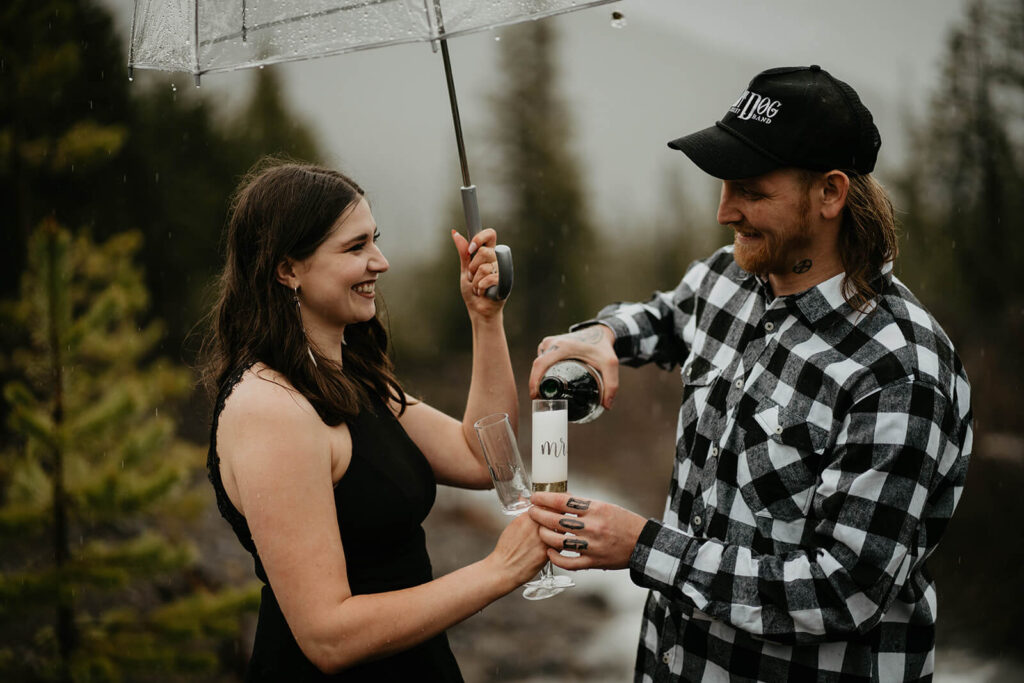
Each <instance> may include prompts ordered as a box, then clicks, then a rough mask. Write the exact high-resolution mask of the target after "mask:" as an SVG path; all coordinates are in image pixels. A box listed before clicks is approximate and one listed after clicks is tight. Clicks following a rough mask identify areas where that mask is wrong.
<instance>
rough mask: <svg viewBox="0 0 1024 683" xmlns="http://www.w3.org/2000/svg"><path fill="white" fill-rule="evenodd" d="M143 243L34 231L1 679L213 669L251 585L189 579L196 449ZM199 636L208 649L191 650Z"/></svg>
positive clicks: (54, 228) (15, 425) (2, 613)
mask: <svg viewBox="0 0 1024 683" xmlns="http://www.w3.org/2000/svg"><path fill="white" fill-rule="evenodd" d="M139 246H140V235H139V234H138V233H123V234H120V235H117V236H115V237H113V238H111V239H110V240H108V241H107V242H106V243H104V244H103V245H101V246H97V245H95V244H93V243H92V242H91V241H90V239H89V238H87V237H86V236H84V235H79V236H77V237H74V238H72V236H71V235H70V233H69V232H68V231H67V230H64V229H62V228H61V227H60V226H58V224H57V223H56V222H55V221H54V220H52V219H51V220H47V221H44V223H43V224H42V225H41V226H40V227H39V228H38V229H37V230H36V231H34V234H33V237H32V239H31V240H30V244H29V247H30V248H29V268H28V270H27V271H26V272H25V274H24V277H23V281H22V288H21V297H20V299H18V300H17V301H15V302H12V303H9V304H8V305H6V306H5V308H4V313H5V317H6V321H5V322H6V324H8V325H12V324H13V325H18V326H20V327H21V328H22V329H25V330H27V332H28V337H29V343H28V344H26V345H25V346H24V347H22V348H18V349H16V350H15V351H14V352H12V353H11V354H10V355H9V356H8V357H7V358H5V362H6V363H7V364H9V365H10V366H12V367H13V368H14V369H15V370H17V371H18V373H19V374H20V375H21V376H22V377H24V380H19V381H11V382H9V383H8V384H7V385H6V386H5V387H4V400H5V402H6V403H7V404H8V408H9V410H10V420H9V422H10V427H11V429H12V431H13V432H14V434H15V435H16V437H17V439H16V440H15V441H14V443H15V444H16V445H15V446H14V447H11V448H9V449H8V451H7V452H5V453H4V454H3V459H2V462H3V470H2V475H0V538H2V542H3V545H4V548H5V552H4V559H3V564H2V565H0V633H2V634H3V637H2V638H0V643H2V645H0V679H2V680H56V681H72V680H75V681H78V680H83V681H84V680H110V681H116V680H123V679H124V678H128V679H135V678H137V677H138V676H139V675H144V676H145V677H146V678H147V679H153V678H156V676H155V675H154V672H158V673H160V674H165V675H167V676H168V677H169V676H170V675H171V674H172V673H174V672H181V671H189V672H193V673H195V672H199V671H209V670H216V669H217V668H218V667H219V662H218V660H217V653H216V647H215V646H216V644H217V641H218V640H222V639H225V638H232V637H234V636H235V635H236V632H237V629H238V618H237V614H238V612H239V611H240V610H241V609H246V608H248V609H252V608H254V607H255V605H256V604H258V594H257V592H256V590H255V588H243V589H237V590H227V591H222V592H219V593H218V592H213V591H210V590H207V589H205V588H204V587H203V586H202V585H196V584H197V583H199V584H201V580H200V577H198V576H196V575H195V574H194V573H193V574H191V575H189V574H188V573H187V570H188V569H189V568H190V566H192V564H193V562H194V560H195V550H194V549H193V548H192V547H191V546H190V544H189V543H188V541H187V539H186V538H185V536H184V533H183V531H184V530H183V527H182V521H183V520H184V519H186V516H187V514H188V513H189V512H190V511H191V512H195V511H197V510H198V509H199V508H200V506H201V504H202V501H201V499H199V498H197V496H196V493H195V483H196V479H197V478H198V477H197V472H199V471H201V468H202V464H203V454H202V449H200V448H199V447H197V446H195V445H192V444H190V443H187V442H185V441H184V440H182V439H180V438H178V437H177V436H176V433H175V432H176V423H175V420H174V418H173V417H172V414H171V413H173V410H172V409H171V406H173V404H174V401H175V400H176V399H177V398H179V397H181V396H183V395H185V394H186V393H187V392H188V391H189V389H190V385H191V380H190V375H189V373H188V372H187V371H185V370H183V369H181V368H178V367H175V366H174V365H172V364H171V363H169V362H168V361H166V360H164V359H159V358H153V357H152V351H153V349H154V347H155V346H156V344H157V343H158V341H159V339H160V337H161V335H162V334H163V328H162V325H161V324H160V323H159V322H143V321H144V320H145V319H146V311H147V307H148V297H147V293H146V289H145V287H144V285H143V275H142V272H141V271H140V269H139V268H138V267H137V266H136V265H135V264H134V258H135V256H136V253H137V251H138V249H139ZM197 641H198V642H197Z"/></svg>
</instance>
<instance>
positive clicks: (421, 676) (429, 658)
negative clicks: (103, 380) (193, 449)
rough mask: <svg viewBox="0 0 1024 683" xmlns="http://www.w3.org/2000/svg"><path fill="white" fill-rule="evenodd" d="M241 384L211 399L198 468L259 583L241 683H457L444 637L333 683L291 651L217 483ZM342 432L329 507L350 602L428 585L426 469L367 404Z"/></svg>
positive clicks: (239, 520)
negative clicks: (232, 398)
mask: <svg viewBox="0 0 1024 683" xmlns="http://www.w3.org/2000/svg"><path fill="white" fill-rule="evenodd" d="M241 376H242V372H238V373H236V374H235V375H234V376H233V377H232V378H231V379H230V380H229V381H228V382H227V383H226V384H225V386H223V387H222V388H221V390H220V395H219V396H218V397H217V403H216V406H215V408H214V413H213V423H212V427H211V432H210V451H209V455H208V458H207V467H208V469H209V476H210V482H211V483H212V484H213V489H214V491H215V493H216V496H217V507H218V508H219V509H220V513H221V515H222V516H223V517H224V518H225V519H226V520H227V521H228V522H229V523H230V524H231V528H232V529H233V530H234V532H235V535H236V536H237V537H238V540H239V541H240V542H241V543H242V546H244V547H245V549H246V550H248V551H249V552H250V553H251V554H252V556H253V559H254V560H255V568H256V576H257V577H258V578H259V579H260V580H261V581H262V582H263V583H264V586H263V591H262V600H261V603H260V611H259V622H258V624H257V626H256V638H255V642H254V643H253V652H252V658H251V659H250V661H249V668H248V671H247V672H246V677H245V680H246V681H275V682H277V681H345V682H346V683H351V682H360V683H362V682H366V683H371V682H372V683H389V682H391V681H395V682H399V681H401V682H403V683H404V682H406V681H444V682H448V681H456V682H461V681H462V680H463V679H462V675H461V673H460V672H459V666H458V664H457V663H456V661H455V657H454V656H453V655H452V651H451V648H450V647H449V645H448V638H447V637H446V636H445V634H444V633H440V634H438V635H437V636H434V637H433V638H431V639H429V640H427V641H425V642H423V643H421V644H419V645H417V646H415V647H413V648H410V649H408V650H405V651H403V652H399V653H397V654H395V655H392V656H390V657H386V658H384V659H378V660H374V661H370V662H365V663H362V664H357V665H356V666H354V667H352V668H350V669H346V670H345V671H341V672H338V673H336V674H333V675H328V674H324V673H321V672H320V671H319V670H318V669H317V668H316V667H315V666H314V665H313V664H312V663H311V662H310V661H309V660H308V659H307V658H306V656H305V655H304V654H303V653H302V650H300V649H299V646H298V644H297V643H296V642H295V638H294V637H293V636H292V632H291V629H290V628H289V627H288V624H287V622H286V621H285V618H284V615H283V614H282V613H281V608H280V607H279V606H278V604H277V599H276V598H275V597H274V591H273V587H272V586H270V585H269V582H268V581H267V575H266V572H264V570H263V564H262V563H261V562H260V558H259V555H258V554H257V552H256V546H255V545H254V544H253V541H252V536H251V534H250V532H249V526H248V524H247V523H246V520H245V517H243V516H242V514H241V513H239V512H238V510H237V509H236V508H235V506H234V505H232V503H231V501H230V500H229V499H228V496H227V493H226V492H225V490H224V484H223V482H222V481H221V477H220V458H219V457H218V456H217V424H218V422H219V419H220V413H221V411H222V410H223V409H224V403H225V401H227V398H228V396H229V395H230V394H231V391H232V389H234V387H235V385H236V384H237V383H238V382H239V380H240V379H241ZM348 426H349V432H350V433H351V435H352V462H351V464H350V465H349V467H348V470H347V471H346V472H345V475H344V476H343V477H342V478H341V481H339V482H338V484H337V485H336V486H335V488H334V503H335V507H336V508H337V512H338V525H339V527H340V529H341V538H342V540H343V542H344V545H345V562H346V565H347V568H348V582H349V587H350V588H351V590H352V594H353V595H362V594H366V593H380V592H384V591H392V590H399V589H402V588H409V587H412V586H418V585H420V584H422V583H426V582H427V581H430V580H431V579H432V578H433V576H432V573H431V567H430V558H429V556H428V555H427V548H426V542H425V537H424V533H423V527H422V526H421V524H422V522H423V520H424V519H425V518H426V516H427V513H428V512H430V508H431V507H432V506H433V504H434V498H435V495H436V493H437V486H436V483H435V481H434V475H433V472H432V471H431V469H430V465H429V463H428V462H427V460H426V458H425V457H424V456H423V453H422V452H420V450H419V448H418V447H417V446H416V445H415V444H414V443H413V442H412V440H411V439H410V438H409V436H408V435H407V434H406V433H405V430H404V429H402V426H401V425H400V424H399V422H398V420H397V419H395V417H394V415H392V413H391V411H390V410H388V408H387V406H386V405H385V404H384V403H383V402H382V401H376V403H375V406H374V412H366V411H364V412H363V413H361V414H360V415H359V416H358V417H357V418H356V419H355V420H353V421H352V422H350V423H349V425H348Z"/></svg>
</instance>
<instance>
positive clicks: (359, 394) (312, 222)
mask: <svg viewBox="0 0 1024 683" xmlns="http://www.w3.org/2000/svg"><path fill="white" fill-rule="evenodd" d="M362 196H363V190H362V188H360V187H359V185H357V184H356V183H355V181H353V180H352V179H351V178H348V177H347V176H345V175H343V174H341V173H339V172H337V171H334V170H331V169H327V168H321V167H318V166H312V165H306V164H296V163H282V162H280V161H279V160H275V159H266V160H263V161H261V162H260V163H258V164H257V165H256V167H254V168H253V169H252V170H251V171H250V172H249V174H248V175H247V176H246V178H245V179H243V181H242V183H241V184H240V185H239V188H238V190H237V191H236V193H235V195H234V197H233V200H232V203H231V211H230V219H229V221H228V226H227V233H226V237H225V241H226V258H225V263H224V269H223V270H222V271H221V275H220V279H219V282H218V288H217V301H216V303H215V304H214V307H213V310H212V311H211V312H210V315H209V318H210V330H209V333H208V335H207V339H206V343H205V344H204V349H203V350H204V354H203V355H204V372H203V375H204V380H205V381H206V384H207V386H208V387H209V388H210V389H211V390H213V391H217V390H219V389H220V388H221V387H223V386H224V383H225V382H226V381H227V380H228V378H229V377H231V376H232V374H233V373H235V372H238V371H240V370H241V369H243V368H246V367H248V366H250V365H252V364H253V363H256V362H262V363H263V364H265V365H266V366H267V367H269V368H271V369H273V370H276V371H277V372H279V373H280V374H281V375H283V376H284V377H285V378H286V379H287V380H288V381H289V382H290V383H291V385H292V386H293V387H295V389H296V390H298V391H299V392H300V393H301V394H302V395H303V396H304V397H305V398H306V399H307V400H309V402H310V403H311V404H312V406H313V408H315V409H316V411H317V413H318V414H319V415H320V417H321V419H323V421H324V422H325V423H327V424H329V425H335V424H339V423H340V422H342V421H343V420H347V419H351V418H353V417H355V415H356V414H358V413H359V412H360V411H361V410H364V409H372V405H373V402H372V401H371V397H378V398H380V399H382V400H387V399H388V398H391V399H393V400H395V401H397V402H398V403H399V405H400V406H401V409H402V410H404V409H405V405H406V397H405V393H404V392H403V391H402V388H401V386H400V385H399V383H398V380H397V379H396V378H395V375H394V370H393V366H392V363H391V360H390V358H388V356H387V352H386V351H387V333H386V331H385V329H384V326H383V325H382V324H381V322H380V321H379V320H378V319H377V318H376V317H374V318H373V319H371V320H369V321H367V322H363V323H357V324H350V325H346V326H345V345H344V346H342V349H341V351H342V362H341V364H338V363H335V362H333V361H331V360H330V359H329V358H326V357H325V356H323V355H322V354H320V353H319V352H317V350H316V349H315V348H311V345H310V344H309V343H308V341H307V339H306V334H305V331H304V330H303V327H302V320H301V318H300V316H299V311H298V308H297V307H296V304H295V300H294V297H295V294H294V293H293V292H292V290H291V289H289V288H288V287H287V286H285V285H284V284H282V283H281V282H279V281H278V279H277V267H278V264H280V263H281V262H283V261H284V260H285V259H287V258H290V259H292V260H295V261H301V260H303V259H305V258H307V257H308V256H310V255H311V254H312V253H313V252H314V251H316V249H317V247H319V246H320V244H322V243H323V242H324V240H326V239H327V237H328V235H329V234H330V233H331V230H332V229H333V228H334V226H335V224H336V223H337V221H338V218H339V217H340V216H341V215H342V214H343V213H344V212H345V211H348V210H350V209H351V207H352V206H353V205H354V204H355V202H357V201H359V199H360V198H362ZM311 355H312V356H313V357H315V358H316V361H315V363H314V361H313V360H312V359H311V357H310V356H311Z"/></svg>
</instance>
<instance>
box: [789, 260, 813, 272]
mask: <svg viewBox="0 0 1024 683" xmlns="http://www.w3.org/2000/svg"><path fill="white" fill-rule="evenodd" d="M810 269H811V259H809V258H805V259H804V260H802V261H797V264H796V265H795V266H793V272H794V273H806V272H807V271H808V270H810Z"/></svg>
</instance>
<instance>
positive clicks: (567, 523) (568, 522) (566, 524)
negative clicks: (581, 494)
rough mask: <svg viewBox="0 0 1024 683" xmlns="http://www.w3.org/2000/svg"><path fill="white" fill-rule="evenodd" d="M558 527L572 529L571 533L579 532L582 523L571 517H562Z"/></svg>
mask: <svg viewBox="0 0 1024 683" xmlns="http://www.w3.org/2000/svg"><path fill="white" fill-rule="evenodd" d="M558 526H560V527H563V528H566V529H572V530H573V531H579V530H580V529H582V528H583V522H582V521H581V520H579V519H574V518H573V517H562V519H560V520H558Z"/></svg>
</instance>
